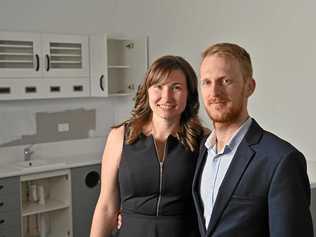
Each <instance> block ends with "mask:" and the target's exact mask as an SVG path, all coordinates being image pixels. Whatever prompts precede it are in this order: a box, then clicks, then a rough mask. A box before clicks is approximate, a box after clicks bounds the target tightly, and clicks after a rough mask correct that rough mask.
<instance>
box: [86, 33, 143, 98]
mask: <svg viewBox="0 0 316 237" xmlns="http://www.w3.org/2000/svg"><path fill="white" fill-rule="evenodd" d="M147 41H148V39H147V38H146V37H143V38H115V37H107V36H106V35H94V36H91V37H90V49H91V50H90V57H91V77H90V89H91V92H90V95H91V96H96V97H102V96H122V95H131V94H135V92H136V90H137V87H138V85H139V84H140V82H141V81H142V80H143V78H144V75H145V72H146V70H147V67H148V44H147Z"/></svg>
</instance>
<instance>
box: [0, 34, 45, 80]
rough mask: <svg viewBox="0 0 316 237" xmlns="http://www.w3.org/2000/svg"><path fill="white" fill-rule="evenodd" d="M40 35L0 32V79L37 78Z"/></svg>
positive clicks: (38, 72) (39, 75)
mask: <svg viewBox="0 0 316 237" xmlns="http://www.w3.org/2000/svg"><path fill="white" fill-rule="evenodd" d="M41 58H42V53H41V37H40V34H31V33H13V32H0V77H1V78H20V77H21V78H39V77H41V76H42V69H41V67H40V63H41V61H40V60H41Z"/></svg>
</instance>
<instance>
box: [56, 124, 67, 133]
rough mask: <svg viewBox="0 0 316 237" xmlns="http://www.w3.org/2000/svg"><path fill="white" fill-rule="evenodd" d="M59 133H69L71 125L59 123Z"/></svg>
mask: <svg viewBox="0 0 316 237" xmlns="http://www.w3.org/2000/svg"><path fill="white" fill-rule="evenodd" d="M57 131H58V132H68V131H69V123H59V124H58V125H57Z"/></svg>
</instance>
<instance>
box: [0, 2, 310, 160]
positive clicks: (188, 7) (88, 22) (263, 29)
mask: <svg viewBox="0 0 316 237" xmlns="http://www.w3.org/2000/svg"><path fill="white" fill-rule="evenodd" d="M315 8H316V2H315V1H308V0H302V1H292V0H266V1H254V0H220V1H219V0H212V1H210V0H196V1H194V2H192V1H191V0H190V1H189V0H133V1H131V0H125V1H124V0H103V1H101V0H91V1H86V0H54V1H49V0H27V1H22V0H20V1H19V0H0V29H8V30H18V31H21V30H25V31H45V32H61V33H93V32H99V31H105V32H111V33H126V34H133V35H137V34H146V35H149V37H150V59H151V61H152V60H153V59H154V58H156V57H157V56H160V55H162V54H166V53H171V54H178V55H182V56H184V57H185V58H187V59H188V60H190V61H191V62H192V64H193V66H194V67H195V69H196V70H197V71H198V66H199V60H200V52H201V51H202V50H203V49H204V48H205V47H207V46H208V45H209V44H210V43H214V42H219V41H230V42H236V43H239V44H241V45H242V46H244V47H245V48H246V49H247V50H248V51H249V52H250V54H251V55H252V59H253V64H254V72H255V79H256V80H257V89H256V92H255V94H254V96H253V97H252V98H251V100H250V112H251V114H252V115H253V117H255V118H256V119H257V121H258V122H259V123H261V125H262V126H263V127H264V128H266V129H268V130H271V131H272V132H275V133H277V134H278V135H280V136H281V137H283V138H285V139H287V140H288V141H290V142H292V143H293V144H295V145H296V146H297V147H298V148H299V149H300V150H302V152H303V153H304V154H305V155H306V157H307V159H314V160H316V146H314V144H313V142H314V139H313V138H314V134H316V126H315V125H314V121H316V111H315V109H314V107H315V106H314V105H313V104H314V103H313V102H314V101H316V95H315V93H314V91H313V90H314V88H315V85H316V82H315V80H314V79H313V76H314V68H315V66H314V64H315V58H316V46H315V44H314V42H315V39H316V30H315V27H314V22H315V20H316V15H315V14H314V9H315ZM114 102H115V103H118V104H120V105H122V106H120V111H116V114H117V115H118V116H116V118H114V120H116V119H119V118H120V117H121V116H125V115H127V113H128V111H129V110H130V103H127V102H126V100H124V99H121V100H117V101H116V100H115V101H114ZM114 102H113V103H114ZM69 103H74V105H78V104H79V103H77V102H75V101H72V102H69ZM85 103H89V102H88V101H87V102H83V101H81V102H80V104H83V105H84V104H85ZM94 103H95V105H96V107H99V106H100V105H101V104H102V103H103V102H101V101H94ZM123 104H128V105H125V106H124V105H123ZM29 106H31V107H37V106H39V104H38V103H37V102H32V104H30V105H29ZM2 108H3V104H1V103H0V113H2V112H3V109H2ZM105 111H106V110H104V113H105ZM101 113H102V111H101ZM202 117H203V119H204V121H207V117H206V116H205V114H204V113H202ZM0 123H1V122H0ZM0 128H1V125H0Z"/></svg>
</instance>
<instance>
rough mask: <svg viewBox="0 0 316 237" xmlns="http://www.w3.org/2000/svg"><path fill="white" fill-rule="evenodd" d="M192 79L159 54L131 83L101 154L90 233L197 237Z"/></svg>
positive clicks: (181, 65) (182, 65) (176, 60)
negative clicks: (130, 105) (122, 115)
mask: <svg viewBox="0 0 316 237" xmlns="http://www.w3.org/2000/svg"><path fill="white" fill-rule="evenodd" d="M198 109H199V101H198V92H197V78H196V75H195V73H194V70H193V69H192V67H191V65H190V64H189V63H188V62H187V61H185V60H184V59H183V58H181V57H178V56H163V57H161V58H159V59H157V60H156V61H155V62H154V63H153V64H152V65H151V66H150V68H149V70H148V72H147V74H146V77H145V80H144V82H143V83H142V85H141V86H140V88H139V89H138V92H137V95H136V101H135V106H134V109H133V111H132V114H131V118H130V119H129V120H127V121H125V122H123V123H122V124H120V125H118V126H116V127H114V128H113V129H112V130H111V132H110V134H109V136H108V140H107V144H106V147H105V150H104V154H103V159H102V183H101V193H100V196H99V200H98V203H97V206H96V209H95V213H94V217H93V222H92V229H91V235H90V236H91V237H104V236H106V237H107V236H110V233H111V232H112V230H114V229H115V227H116V226H117V215H118V213H119V211H120V210H121V213H122V226H121V228H120V230H119V232H118V236H119V237H130V236H135V237H183V236H186V237H198V236H199V234H198V226H197V223H196V216H195V211H194V208H193V200H192V197H191V184H192V180H193V174H194V169H195V164H196V160H197V156H198V149H199V141H200V139H201V137H202V136H203V129H202V127H201V124H200V121H199V119H198V116H197V113H198Z"/></svg>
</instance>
